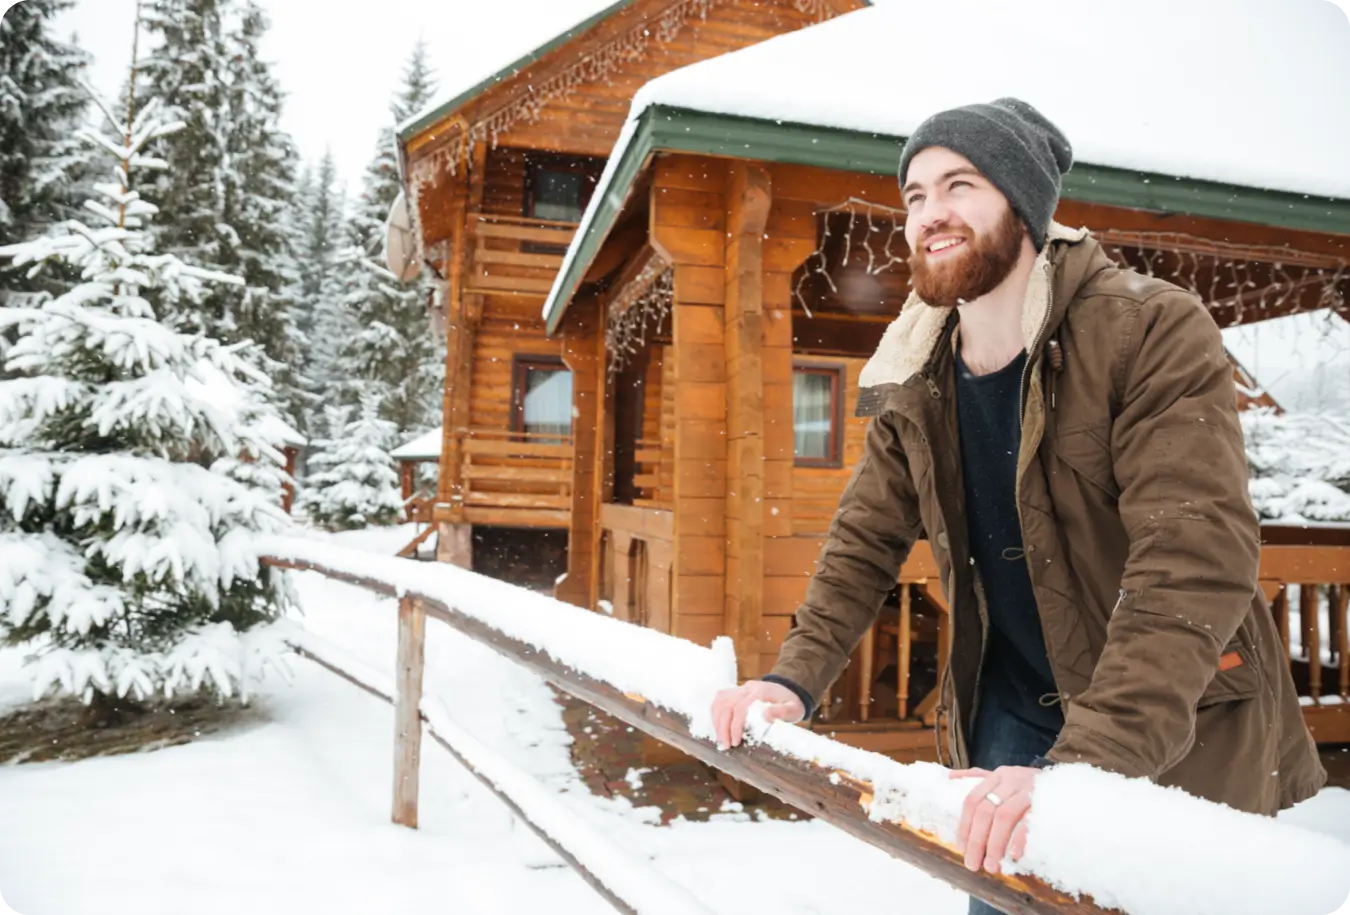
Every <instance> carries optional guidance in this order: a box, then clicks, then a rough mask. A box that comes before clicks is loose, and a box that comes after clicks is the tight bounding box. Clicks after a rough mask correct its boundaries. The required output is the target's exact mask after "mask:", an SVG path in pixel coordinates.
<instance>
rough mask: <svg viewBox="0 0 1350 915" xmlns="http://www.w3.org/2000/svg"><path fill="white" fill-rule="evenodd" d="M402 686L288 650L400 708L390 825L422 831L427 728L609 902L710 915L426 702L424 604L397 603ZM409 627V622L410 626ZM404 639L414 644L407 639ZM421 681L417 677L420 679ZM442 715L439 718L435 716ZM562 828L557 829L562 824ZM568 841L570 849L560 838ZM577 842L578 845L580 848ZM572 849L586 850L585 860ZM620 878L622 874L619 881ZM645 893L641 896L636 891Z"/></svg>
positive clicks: (342, 662)
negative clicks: (421, 664)
mask: <svg viewBox="0 0 1350 915" xmlns="http://www.w3.org/2000/svg"><path fill="white" fill-rule="evenodd" d="M399 614H400V616H399V619H400V626H399V668H398V673H399V679H398V682H397V685H395V684H393V683H389V684H387V685H386V684H384V683H383V682H382V681H384V680H385V679H386V678H384V677H382V676H380V675H379V674H378V673H376V672H374V671H369V670H365V669H362V665H361V664H360V663H359V662H356V661H354V660H353V659H351V658H345V657H337V656H335V655H336V653H334V652H330V651H327V650H325V647H324V646H322V645H320V644H317V643H316V642H317V640H313V639H305V640H303V641H301V640H292V641H291V649H292V650H293V651H295V653H296V654H298V655H300V656H301V657H303V658H307V659H309V660H310V661H313V662H314V663H316V664H318V665H319V666H320V667H323V668H325V669H326V670H329V671H331V672H332V673H335V674H337V675H338V676H339V677H342V678H343V679H344V680H346V681H348V682H349V683H351V684H353V685H355V686H357V687H359V688H361V689H363V690H365V691H366V692H367V693H369V694H370V695H372V696H374V697H375V698H377V699H383V700H384V701H385V702H389V703H392V704H393V705H394V707H395V713H394V714H395V722H396V724H395V731H394V740H395V749H394V812H393V820H394V822H395V823H398V824H399V825H402V826H408V827H410V828H413V829H415V828H417V785H418V763H419V759H420V755H421V742H422V725H423V723H425V724H426V725H427V726H428V732H429V735H430V737H431V739H432V740H434V741H436V742H437V743H438V744H440V745H441V747H443V748H444V749H445V750H446V751H447V752H448V753H449V754H450V755H451V756H453V757H454V758H455V760H456V762H458V763H459V764H460V765H462V766H463V767H464V768H465V769H466V770H467V771H468V772H469V774H470V775H472V776H473V777H474V778H475V779H477V780H478V781H479V782H480V783H481V784H482V785H483V786H484V787H485V788H487V789H488V791H490V792H492V794H493V795H495V796H496V797H497V799H498V800H500V801H501V802H502V803H503V804H505V805H506V806H507V807H508V808H509V809H510V810H511V813H512V814H514V815H515V817H516V819H518V820H520V822H522V823H523V824H525V826H526V827H528V828H529V830H530V831H531V832H533V833H534V834H535V835H536V836H538V837H539V838H540V839H541V840H542V841H543V842H544V843H545V844H546V845H548V846H549V848H551V849H552V850H553V851H554V853H556V854H557V855H558V857H559V858H561V859H562V860H563V861H564V862H566V863H567V864H568V865H570V866H571V867H572V869H573V870H575V871H576V872H577V874H578V876H580V877H581V879H583V880H584V881H586V883H587V884H588V885H590V886H591V887H592V888H593V889H594V890H595V891H596V892H597V893H599V894H600V895H601V896H602V897H603V898H604V899H605V901H606V902H608V903H609V904H610V905H612V906H613V907H614V908H615V909H616V910H617V911H619V912H622V913H625V915H713V913H712V912H711V911H710V910H709V909H707V908H706V907H705V906H703V905H702V904H701V903H699V902H698V900H697V899H695V898H694V897H693V896H692V895H690V894H689V893H688V892H687V891H686V890H685V889H683V888H682V887H679V886H677V885H676V884H674V883H672V882H670V881H669V880H668V879H667V878H666V877H665V876H664V875H662V874H661V873H660V872H659V871H657V870H655V869H654V868H652V867H651V866H650V865H648V864H647V863H646V862H645V861H642V860H639V859H637V858H634V857H632V856H631V855H629V854H628V853H627V852H625V851H624V850H622V849H620V848H618V847H616V846H615V845H614V844H613V843H612V842H611V841H610V840H609V839H608V838H606V837H605V836H602V835H600V834H599V833H597V832H596V830H594V829H592V828H591V827H589V826H588V825H586V824H582V823H580V822H579V821H576V819H575V815H574V814H573V813H572V812H571V811H570V810H568V809H567V808H565V807H564V806H563V805H562V804H561V803H560V802H558V801H557V800H555V799H554V798H553V797H552V796H551V795H547V794H546V793H545V790H544V789H543V787H542V786H541V785H539V784H538V782H534V781H533V780H532V779H531V778H530V777H529V776H528V775H525V774H524V773H522V772H519V771H517V770H514V769H513V768H512V767H511V766H510V765H509V764H508V763H506V762H505V761H504V760H501V759H500V758H497V757H496V754H494V753H492V751H490V750H488V749H487V748H486V747H483V746H482V745H481V744H478V743H477V742H476V741H474V740H473V738H471V737H469V736H468V735H467V734H464V733H462V732H459V731H458V729H456V728H455V727H454V726H453V725H452V724H451V723H450V722H449V721H448V716H446V715H445V713H444V709H443V707H441V708H438V704H437V703H435V702H434V700H433V701H430V702H429V701H428V700H425V699H422V698H421V681H420V677H417V678H416V679H415V681H414V675H413V670H412V667H411V666H405V664H407V663H409V662H412V661H414V660H417V661H420V659H421V653H420V652H421V649H420V647H416V648H414V647H413V643H414V642H417V641H420V640H421V639H420V634H421V632H422V631H423V630H422V629H420V628H419V627H420V626H421V625H422V623H419V622H418V620H419V618H420V619H421V620H422V621H423V623H424V621H425V615H424V614H423V611H422V608H421V602H420V601H419V600H417V599H415V598H408V597H405V598H404V599H403V600H401V601H400V602H399ZM405 620H410V622H405ZM405 634H407V635H409V636H410V637H409V638H406V639H405ZM417 673H418V674H420V670H419V671H417ZM436 711H439V712H440V714H435V712H436ZM564 822H565V825H563V826H561V827H560V825H559V824H560V823H564ZM563 835H566V836H569V837H570V838H571V839H572V840H573V841H572V842H571V843H569V842H568V841H567V840H566V839H564V838H562V836H563ZM578 838H580V842H577V841H576V840H577V839H578ZM574 845H580V846H584V847H585V848H586V851H585V852H581V851H578V850H577V849H576V848H575V847H573V846H574ZM618 871H622V873H619V872H618ZM636 886H640V887H641V888H640V889H635V887H636Z"/></svg>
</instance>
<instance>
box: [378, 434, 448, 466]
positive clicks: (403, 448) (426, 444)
mask: <svg viewBox="0 0 1350 915" xmlns="http://www.w3.org/2000/svg"><path fill="white" fill-rule="evenodd" d="M441 439H442V435H441V427H440V426H437V427H436V428H435V429H432V430H431V431H429V432H423V433H422V434H421V435H419V436H417V438H415V439H413V440H412V441H410V442H405V443H404V444H402V445H399V446H398V447H397V448H395V449H394V450H393V451H391V452H389V454H390V457H392V458H393V459H394V460H396V461H434V460H437V459H438V458H440V456H441Z"/></svg>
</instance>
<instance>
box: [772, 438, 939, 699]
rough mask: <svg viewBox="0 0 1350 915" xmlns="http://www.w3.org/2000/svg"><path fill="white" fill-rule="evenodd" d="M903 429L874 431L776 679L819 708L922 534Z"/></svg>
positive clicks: (777, 667) (784, 648) (844, 498)
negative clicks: (799, 690) (798, 689)
mask: <svg viewBox="0 0 1350 915" xmlns="http://www.w3.org/2000/svg"><path fill="white" fill-rule="evenodd" d="M897 421H898V420H897V419H896V417H895V415H894V414H882V415H881V416H878V417H876V418H875V419H873V420H872V423H871V425H870V426H869V427H868V430H867V441H866V446H865V449H864V452H863V458H862V460H861V461H860V462H859V463H858V466H857V468H856V469H855V470H854V471H853V476H852V478H851V479H850V480H849V483H848V486H847V487H846V488H845V489H844V493H843V496H842V497H841V498H840V501H839V510H838V511H837V512H836V514H835V517H834V521H833V523H832V524H831V525H830V531H829V535H828V537H827V539H826V542H825V546H824V548H823V549H822V550H821V553H820V558H819V560H818V561H817V565H816V572H815V574H814V575H813V576H812V578H811V582H810V584H809V585H808V586H807V589H806V598H805V600H804V602H803V603H802V605H801V607H800V608H799V609H798V610H797V614H796V616H795V617H794V619H793V622H792V629H791V630H790V631H789V632H788V635H787V638H786V639H784V640H783V646H782V649H781V651H780V652H779V655H778V662H777V664H775V665H774V668H773V670H772V671H771V672H770V676H774V677H778V678H783V679H786V680H789V681H791V682H792V683H795V684H797V685H798V686H800V687H801V688H802V689H803V690H804V691H805V692H806V693H807V694H808V695H809V696H810V697H811V699H812V702H811V703H810V706H809V707H812V708H814V707H816V706H817V705H818V704H819V702H820V698H821V696H822V695H823V694H824V693H825V690H826V689H828V688H829V687H830V684H832V683H833V682H834V681H835V680H836V679H838V678H839V675H840V674H841V673H842V672H843V670H844V667H845V666H846V665H847V664H848V658H849V655H850V654H852V653H853V649H854V647H856V646H857V644H858V642H859V641H860V640H861V639H862V637H863V635H864V634H865V633H866V632H867V629H868V628H869V627H870V626H871V625H872V623H873V622H874V621H875V620H876V617H877V613H878V612H879V611H880V609H881V603H882V601H884V600H885V599H886V595H887V594H888V593H889V592H890V590H891V589H892V588H894V587H895V585H896V581H897V578H898V576H899V572H900V566H901V564H902V563H903V562H904V561H905V557H906V556H908V555H909V551H910V548H911V547H912V546H913V545H914V540H915V538H916V537H917V536H918V533H919V531H920V529H921V528H922V522H921V521H920V518H919V510H918V500H917V498H916V496H915V492H914V484H913V481H912V479H911V478H910V470H909V462H908V460H907V459H906V457H905V454H904V451H903V448H902V445H901V442H900V437H899V435H898V434H897V432H896V427H895V423H896V422H897Z"/></svg>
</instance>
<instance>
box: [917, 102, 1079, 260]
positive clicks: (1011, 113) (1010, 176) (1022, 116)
mask: <svg viewBox="0 0 1350 915" xmlns="http://www.w3.org/2000/svg"><path fill="white" fill-rule="evenodd" d="M930 146H941V147H944V148H946V149H950V150H951V151H952V152H957V153H960V154H961V155H963V156H965V157H966V158H967V159H969V160H970V161H971V163H972V164H973V165H974V166H975V167H976V168H978V169H979V170H980V173H981V174H983V175H984V176H985V177H986V178H988V179H989V180H990V181H991V182H992V183H993V185H994V186H995V187H997V188H998V189H999V190H1000V191H1002V192H1003V196H1004V197H1007V198H1008V204H1009V205H1010V206H1011V207H1012V209H1013V212H1014V213H1016V214H1017V215H1018V216H1020V217H1022V221H1023V222H1025V223H1026V224H1027V228H1028V229H1029V230H1030V231H1031V240H1032V242H1033V243H1034V244H1035V245H1036V250H1037V251H1039V250H1041V248H1043V247H1044V246H1045V233H1046V231H1047V230H1048V229H1049V226H1050V219H1051V217H1052V216H1053V215H1054V213H1055V207H1056V205H1058V203H1059V192H1060V176H1061V175H1063V173H1064V172H1067V171H1068V170H1069V168H1070V166H1072V165H1073V147H1071V146H1070V145H1069V140H1068V138H1067V137H1065V136H1064V134H1063V133H1061V132H1060V130H1059V128H1058V127H1056V126H1055V125H1054V124H1052V123H1050V121H1049V120H1047V119H1046V117H1045V116H1044V115H1043V114H1041V113H1040V112H1039V111H1037V110H1036V109H1035V108H1033V107H1031V106H1030V105H1028V104H1027V103H1026V102H1024V101H1022V100H1020V99H1015V98H1001V99H996V100H995V101H992V102H990V103H989V104H987V105H986V104H977V105H966V106H964V107H962V108H952V109H950V110H948V111H940V112H938V113H937V114H935V115H933V116H932V117H930V118H929V119H928V120H926V121H924V122H923V123H922V124H920V125H919V126H918V129H916V130H915V131H914V133H913V134H911V135H910V138H909V140H908V141H907V142H906V143H905V149H904V151H903V152H902V153H901V154H900V186H901V187H904V184H905V173H906V172H908V171H909V162H910V160H911V159H913V158H914V156H915V154H917V153H918V152H919V151H920V150H924V149H927V148H928V147H930Z"/></svg>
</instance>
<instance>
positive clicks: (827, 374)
mask: <svg viewBox="0 0 1350 915" xmlns="http://www.w3.org/2000/svg"><path fill="white" fill-rule="evenodd" d="M843 387H844V382H843V370H842V367H841V366H838V365H816V364H809V363H798V364H797V365H794V366H793V371H792V454H793V457H794V458H795V460H796V462H797V464H798V465H799V466H804V467H840V466H842V463H843V454H842V451H843V449H842V447H841V441H842V439H843V424H844V423H843V414H842V411H841V406H842V398H841V395H842V393H843Z"/></svg>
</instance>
